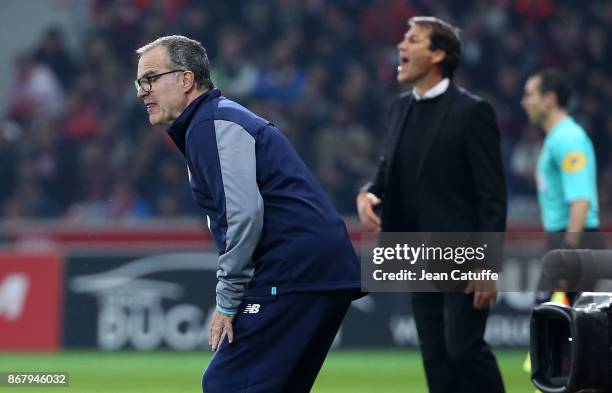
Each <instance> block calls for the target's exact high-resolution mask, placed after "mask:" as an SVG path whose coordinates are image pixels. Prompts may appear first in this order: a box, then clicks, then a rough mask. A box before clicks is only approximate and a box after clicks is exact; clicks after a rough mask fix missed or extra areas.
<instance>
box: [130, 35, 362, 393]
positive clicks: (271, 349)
mask: <svg viewBox="0 0 612 393" xmlns="http://www.w3.org/2000/svg"><path fill="white" fill-rule="evenodd" d="M136 52H137V53H138V55H139V56H140V59H139V61H138V76H137V77H138V79H137V80H136V88H137V91H138V97H139V98H142V99H143V101H144V104H145V106H146V108H147V112H148V114H149V121H150V122H151V124H168V125H170V128H169V130H168V133H169V135H170V136H171V138H172V140H173V141H174V142H175V144H176V145H177V147H178V148H179V150H180V151H181V153H183V155H184V156H185V158H186V161H187V168H188V175H189V182H190V185H191V189H192V192H193V196H194V199H195V200H196V202H197V204H198V206H199V207H200V208H201V211H202V213H203V214H205V215H206V217H207V221H208V226H209V229H210V231H211V233H212V236H213V239H214V241H215V243H216V245H217V247H218V249H219V269H218V270H217V278H218V280H219V281H218V284H217V289H216V293H217V296H216V302H217V306H216V310H215V312H214V314H213V317H212V322H211V328H210V333H209V345H210V346H211V348H212V350H213V351H216V353H215V356H214V357H213V360H212V361H211V363H210V364H209V366H208V368H207V370H206V372H205V374H204V378H203V381H202V386H203V390H204V391H205V392H207V393H210V392H225V393H230V392H243V391H247V390H248V391H249V392H268V393H269V392H288V391H291V392H308V391H310V388H311V387H312V385H313V383H314V380H315V378H316V376H317V374H318V372H319V370H320V368H321V365H322V364H323V361H324V359H325V357H326V355H327V352H328V350H329V348H330V346H331V344H332V341H333V339H334V337H335V335H336V333H337V331H338V329H339V327H340V323H341V322H342V319H343V318H344V315H345V314H346V312H347V310H348V307H349V305H350V302H351V301H352V300H353V299H355V298H356V297H358V296H359V290H360V287H361V282H360V274H359V265H358V262H357V257H356V255H355V252H354V250H353V247H352V244H351V242H350V240H349V237H348V234H347V231H346V226H345V224H344V222H343V221H342V218H341V217H340V215H339V214H338V213H337V212H336V210H335V209H334V207H333V206H332V205H331V204H330V203H329V201H328V200H327V198H326V197H325V195H324V193H323V190H322V189H321V187H320V186H319V184H318V183H317V182H316V181H315V179H314V178H313V176H312V175H311V173H310V171H309V170H308V169H307V168H306V165H305V164H304V163H303V162H302V160H301V159H300V158H299V156H298V155H297V153H296V152H295V150H294V149H293V148H292V147H291V145H290V144H289V142H287V140H286V139H285V138H284V137H283V135H282V134H281V133H280V131H279V130H278V129H277V128H276V127H274V125H273V124H272V123H270V122H268V121H267V120H265V119H262V118H261V117H259V116H257V115H255V114H253V113H252V112H251V111H249V110H248V109H246V108H244V107H242V106H240V105H239V104H237V103H235V102H233V101H230V100H228V99H227V98H225V97H223V96H221V93H220V91H219V90H218V89H215V88H214V85H213V83H212V81H211V78H210V64H209V61H208V57H207V55H206V50H205V49H204V47H203V46H202V45H201V44H200V43H199V42H197V41H194V40H191V39H189V38H186V37H182V36H168V37H162V38H159V39H157V40H155V41H153V42H151V43H149V44H147V45H145V46H144V47H142V48H140V49H138V50H137V51H136ZM290 384H291V385H290Z"/></svg>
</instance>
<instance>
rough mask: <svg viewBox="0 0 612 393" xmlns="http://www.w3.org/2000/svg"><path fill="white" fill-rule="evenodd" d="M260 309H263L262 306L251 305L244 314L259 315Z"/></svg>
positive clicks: (245, 309) (248, 305)
mask: <svg viewBox="0 0 612 393" xmlns="http://www.w3.org/2000/svg"><path fill="white" fill-rule="evenodd" d="M259 307H261V305H259V304H251V303H249V304H247V306H246V307H245V308H244V311H243V312H242V313H243V314H257V313H258V312H259Z"/></svg>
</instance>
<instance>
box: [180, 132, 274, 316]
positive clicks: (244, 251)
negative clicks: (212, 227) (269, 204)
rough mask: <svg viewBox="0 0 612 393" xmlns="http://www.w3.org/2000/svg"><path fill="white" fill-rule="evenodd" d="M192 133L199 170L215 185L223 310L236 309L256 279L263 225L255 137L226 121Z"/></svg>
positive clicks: (220, 307)
mask: <svg viewBox="0 0 612 393" xmlns="http://www.w3.org/2000/svg"><path fill="white" fill-rule="evenodd" d="M206 123H208V124H207V125H206V126H204V124H206ZM187 138H188V142H187V152H188V154H189V157H190V159H191V162H192V165H193V167H194V170H195V171H196V172H197V175H198V176H200V177H201V180H202V181H204V182H205V184H206V185H207V186H208V188H209V190H210V193H211V196H212V199H213V204H214V208H215V210H216V211H217V212H218V216H217V225H216V227H217V230H219V231H220V232H221V238H222V239H223V242H222V243H223V247H221V249H220V250H219V268H218V270H217V279H218V280H219V281H218V283H217V299H216V300H217V310H219V311H221V312H223V313H226V314H235V313H236V312H237V309H238V307H239V306H240V303H241V302H242V299H243V295H244V292H245V289H246V286H247V284H248V283H249V282H250V281H251V279H252V278H253V274H254V271H255V267H254V264H253V261H252V259H251V258H252V255H253V251H254V250H255V247H256V246H257V244H258V242H259V239H260V236H261V232H262V228H263V213H264V204H263V198H262V196H261V194H260V192H259V187H258V185H257V178H256V168H257V165H256V155H255V139H254V138H253V136H251V134H249V133H248V132H247V131H246V130H245V129H244V128H243V127H241V126H240V125H238V124H236V123H234V122H231V121H225V120H215V121H214V123H213V121H212V120H208V121H206V122H204V123H201V124H200V125H198V126H196V127H194V128H193V129H192V130H191V131H190V133H189V135H188V136H187Z"/></svg>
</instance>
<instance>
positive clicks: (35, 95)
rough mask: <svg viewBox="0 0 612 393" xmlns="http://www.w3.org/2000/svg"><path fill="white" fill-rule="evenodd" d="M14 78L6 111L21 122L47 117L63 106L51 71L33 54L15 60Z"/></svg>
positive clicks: (57, 85)
mask: <svg viewBox="0 0 612 393" xmlns="http://www.w3.org/2000/svg"><path fill="white" fill-rule="evenodd" d="M15 74H16V75H15V79H14V80H13V86H12V88H11V91H10V99H9V110H8V115H9V117H10V118H12V119H13V120H16V121H18V122H20V123H22V124H24V123H26V122H28V121H29V120H30V119H32V118H37V117H42V118H49V117H52V116H54V115H56V114H57V113H59V111H60V110H61V108H62V99H63V93H62V88H61V86H60V84H59V82H58V80H57V78H56V77H55V75H54V74H53V72H52V71H51V70H50V69H49V68H48V67H47V66H45V65H44V64H41V63H39V62H38V61H37V60H36V59H35V58H34V57H33V56H32V55H29V54H24V55H21V56H19V57H18V58H17V60H16V62H15Z"/></svg>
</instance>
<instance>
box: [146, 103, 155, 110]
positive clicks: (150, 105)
mask: <svg viewBox="0 0 612 393" xmlns="http://www.w3.org/2000/svg"><path fill="white" fill-rule="evenodd" d="M145 106H146V107H147V112H150V111H151V109H153V107H154V106H155V103H153V102H149V103H147V104H145Z"/></svg>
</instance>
